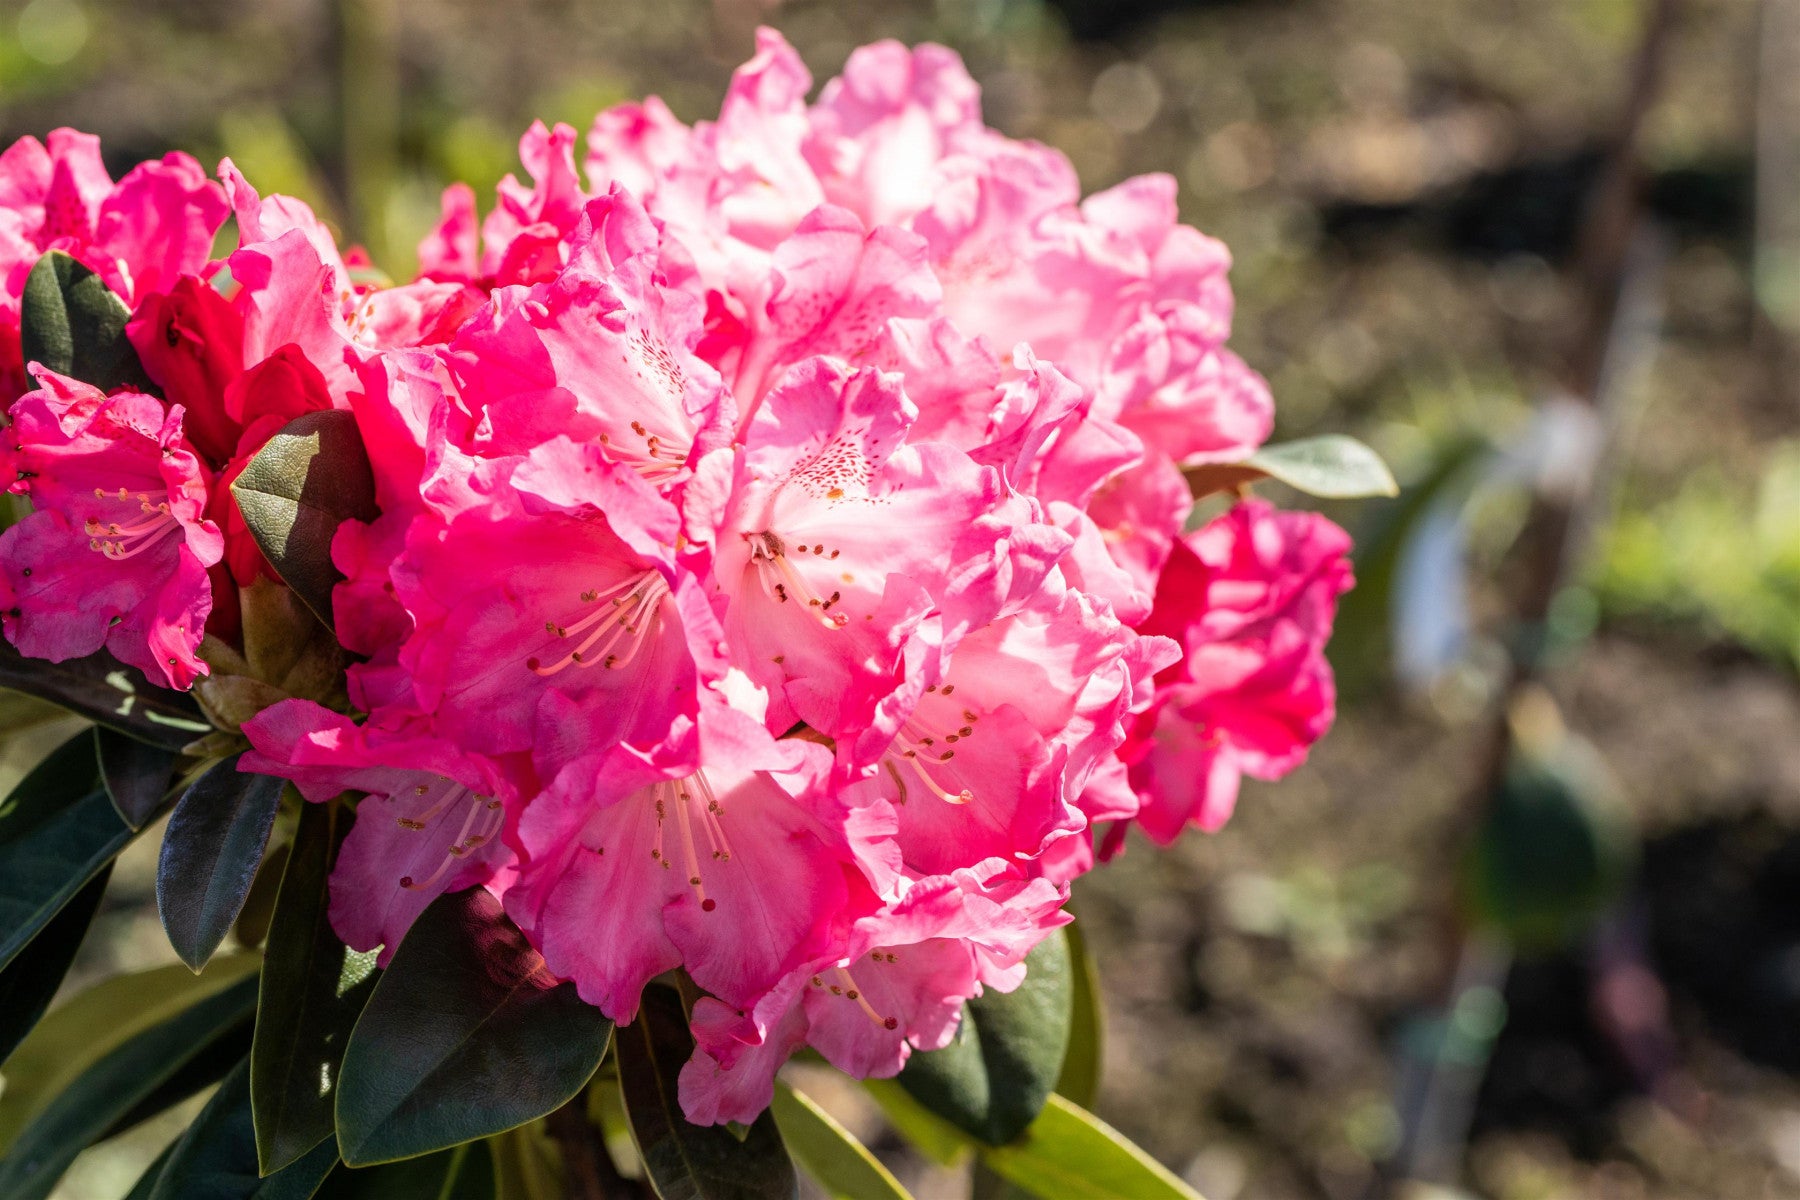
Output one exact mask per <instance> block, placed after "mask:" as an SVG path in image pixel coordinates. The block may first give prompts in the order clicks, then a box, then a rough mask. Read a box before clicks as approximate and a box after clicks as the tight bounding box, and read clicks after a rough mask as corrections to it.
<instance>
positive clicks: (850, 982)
mask: <svg viewBox="0 0 1800 1200" xmlns="http://www.w3.org/2000/svg"><path fill="white" fill-rule="evenodd" d="M832 970H833V971H835V972H836V973H837V977H838V979H839V980H840V981H841V985H840V984H836V983H834V984H832V985H831V994H832V995H834V996H842V997H843V998H844V999H846V1000H854V1001H855V1002H856V1006H857V1007H858V1008H860V1009H862V1010H863V1014H864V1015H865V1016H867V1017H868V1018H869V1020H871V1021H873V1022H875V1023H876V1024H877V1025H879V1026H881V1027H882V1028H883V1029H898V1028H899V1027H900V1022H898V1021H896V1020H895V1019H894V1018H892V1017H888V1016H883V1015H882V1014H881V1013H879V1012H877V1011H876V1010H875V1006H874V1005H872V1004H870V1003H869V998H868V997H867V996H865V995H863V993H862V989H861V988H859V987H857V986H856V978H855V976H853V975H851V974H850V972H849V971H848V970H847V969H846V968H844V967H833V968H832ZM813 981H814V983H815V984H816V983H818V982H820V980H819V978H818V976H816V975H815V976H814V977H813Z"/></svg>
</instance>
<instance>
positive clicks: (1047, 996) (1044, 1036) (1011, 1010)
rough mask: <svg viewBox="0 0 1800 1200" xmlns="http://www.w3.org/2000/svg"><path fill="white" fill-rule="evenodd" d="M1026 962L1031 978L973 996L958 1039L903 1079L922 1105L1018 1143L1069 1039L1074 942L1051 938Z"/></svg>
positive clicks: (996, 1139)
mask: <svg viewBox="0 0 1800 1200" xmlns="http://www.w3.org/2000/svg"><path fill="white" fill-rule="evenodd" d="M1026 963H1027V972H1026V975H1025V982H1024V983H1022V984H1020V985H1019V987H1018V988H1017V989H1016V990H1014V991H1012V992H1007V993H1001V992H994V991H990V992H988V993H987V994H986V995H983V996H978V997H976V998H974V999H972V1000H970V1001H969V1002H968V1004H967V1005H965V1006H964V1008H963V1018H962V1023H961V1024H960V1025H959V1026H958V1027H957V1030H956V1037H955V1038H954V1039H952V1040H951V1042H950V1044H949V1045H948V1046H945V1047H944V1048H943V1049H942V1050H933V1051H931V1052H929V1053H924V1054H914V1055H913V1056H912V1058H910V1059H909V1060H907V1064H906V1068H905V1069H904V1070H903V1071H901V1072H900V1075H899V1077H898V1078H899V1080H900V1085H901V1086H902V1087H904V1088H905V1089H906V1090H907V1091H908V1092H910V1093H911V1094H912V1096H913V1098H914V1099H916V1100H918V1101H919V1103H921V1104H923V1105H924V1106H925V1107H926V1108H928V1109H930V1110H931V1111H932V1112H934V1113H936V1114H937V1115H938V1116H940V1117H943V1118H944V1119H945V1120H947V1121H949V1122H950V1123H951V1124H953V1125H955V1126H957V1127H958V1128H959V1129H962V1130H964V1131H966V1132H968V1133H970V1134H973V1135H974V1136H975V1137H976V1138H978V1139H980V1140H981V1141H983V1142H986V1143H988V1144H989V1145H995V1146H997V1145H1000V1144H1001V1143H1003V1142H1009V1141H1011V1140H1012V1139H1013V1138H1015V1137H1017V1136H1018V1135H1019V1134H1020V1133H1022V1132H1023V1131H1024V1129H1025V1127H1026V1126H1027V1125H1029V1124H1031V1122H1032V1121H1033V1120H1034V1119H1035V1118H1036V1117H1037V1115H1038V1113H1039V1111H1040V1110H1042V1108H1043V1107H1044V1101H1045V1100H1046V1099H1047V1098H1048V1097H1049V1095H1050V1091H1051V1089H1052V1088H1053V1087H1054V1086H1055V1085H1056V1079H1057V1076H1058V1074H1059V1073H1060V1072H1061V1070H1062V1064H1063V1052H1064V1050H1065V1049H1066V1048H1067V1046H1068V1043H1069V1022H1070V1016H1071V1013H1072V1010H1073V991H1074V984H1073V980H1072V978H1071V976H1072V974H1073V971H1072V969H1071V965H1070V961H1069V944H1068V942H1067V941H1065V940H1064V939H1063V938H1061V937H1055V936H1052V937H1047V938H1045V939H1044V940H1043V941H1042V942H1039V943H1038V946H1037V948H1036V949H1035V950H1033V951H1032V952H1031V954H1030V956H1029V957H1028V958H1027V959H1026Z"/></svg>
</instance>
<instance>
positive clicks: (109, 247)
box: [0, 129, 230, 403]
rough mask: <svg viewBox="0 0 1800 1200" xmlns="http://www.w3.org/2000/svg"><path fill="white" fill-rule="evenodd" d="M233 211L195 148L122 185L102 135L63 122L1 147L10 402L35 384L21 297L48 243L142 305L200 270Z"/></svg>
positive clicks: (0, 257)
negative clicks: (103, 152)
mask: <svg viewBox="0 0 1800 1200" xmlns="http://www.w3.org/2000/svg"><path fill="white" fill-rule="evenodd" d="M229 212H230V208H229V207H228V206H227V204H226V203H225V195H224V193H223V192H222V191H221V190H220V188H219V185H218V184H216V183H213V182H212V181H211V180H209V179H207V178H206V173H205V172H204V171H202V170H201V169H200V164H199V163H197V162H195V161H194V160H193V159H192V158H190V157H189V156H188V155H186V154H180V153H171V154H168V155H165V156H164V157H163V158H162V159H161V160H160V161H157V162H146V163H140V164H139V165H138V166H136V167H134V168H133V169H132V170H131V171H130V172H129V173H128V174H126V176H125V178H124V179H121V180H120V181H119V182H118V183H117V184H115V183H113V181H112V176H110V175H109V174H107V171H106V167H105V165H104V164H103V163H102V162H101V161H100V139H99V138H96V137H94V136H93V135H92V134H86V133H78V132H76V131H75V130H73V129H57V130H53V131H52V132H51V134H50V136H49V138H48V139H47V144H46V143H45V142H39V141H38V140H37V139H36V138H32V137H25V138H20V139H19V140H18V141H16V142H14V143H13V144H12V145H11V146H10V147H8V148H7V150H6V152H5V153H4V154H0V403H11V402H12V401H13V400H14V399H16V398H17V397H18V396H19V395H20V394H21V393H23V392H25V391H26V390H28V389H29V388H30V386H31V381H30V379H29V377H28V376H27V375H26V373H25V366H26V364H25V363H23V362H22V361H20V358H19V304H20V297H21V295H22V294H23V292H24V290H25V277H26V276H27V275H29V274H30V273H31V268H32V267H33V266H35V265H36V264H37V260H38V258H39V257H40V256H42V255H43V254H44V252H45V251H48V250H65V251H67V252H68V253H70V254H72V255H73V256H75V257H76V258H78V259H80V260H81V261H82V262H83V263H85V264H87V265H88V266H89V267H91V268H92V269H93V270H94V271H96V272H97V273H98V274H99V275H100V277H101V278H102V279H104V280H105V281H106V284H107V286H108V287H110V288H112V290H113V291H115V292H117V293H118V294H119V295H120V296H121V297H122V298H123V299H124V300H125V301H126V303H127V304H131V305H134V306H135V305H136V304H138V303H140V302H142V301H143V300H144V299H145V298H147V297H149V296H151V295H153V294H155V293H158V292H165V291H168V290H169V289H170V288H172V287H174V286H175V283H176V280H177V279H179V278H180V277H181V276H182V275H184V274H192V273H196V272H198V271H199V270H200V268H201V267H202V266H203V265H204V264H205V262H206V257H207V254H208V252H209V251H210V250H211V249H212V242H213V234H214V233H216V232H217V231H218V228H219V226H220V225H222V224H224V222H225V218H226V216H227V215H228V214H229Z"/></svg>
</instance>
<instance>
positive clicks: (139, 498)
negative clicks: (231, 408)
mask: <svg viewBox="0 0 1800 1200" xmlns="http://www.w3.org/2000/svg"><path fill="white" fill-rule="evenodd" d="M35 373H36V376H37V380H38V390H37V391H34V392H29V393H27V394H26V395H25V396H23V397H21V398H20V399H19V400H18V401H17V402H16V403H15V404H14V405H13V406H12V424H11V425H10V427H8V429H7V430H6V431H5V438H6V441H7V442H8V443H10V444H9V445H7V446H6V448H5V451H6V457H7V458H8V460H9V465H10V466H11V467H12V469H13V471H14V473H15V475H16V478H15V481H14V482H13V483H12V484H11V485H10V490H11V491H13V492H14V493H15V494H17V495H22V496H27V497H29V498H30V500H31V502H32V507H33V509H34V511H33V512H32V513H31V515H30V516H28V517H26V518H25V519H24V520H23V521H21V522H19V523H18V524H17V525H15V526H13V527H12V528H11V529H8V530H7V531H6V532H5V533H4V534H0V581H3V586H4V589H5V594H4V596H3V597H0V602H3V603H4V606H5V628H6V636H7V640H9V641H11V642H12V644H13V645H15V646H17V647H18V648H19V652H20V653H22V654H27V655H30V656H32V657H34V658H47V659H49V660H51V661H52V662H61V661H62V660H64V659H67V658H79V657H81V656H83V655H87V654H92V653H94V652H95V651H97V650H99V649H101V648H102V647H105V648H106V649H108V650H110V651H112V653H113V656H114V657H116V658H118V659H119V660H120V661H122V662H127V663H130V664H131V665H132V666H135V667H138V668H139V669H141V670H142V671H143V672H144V674H145V675H146V676H148V677H149V678H150V680H151V681H152V682H154V683H166V684H168V686H170V687H175V688H186V687H187V686H188V685H190V684H191V683H193V681H194V680H195V678H197V677H198V676H201V675H205V674H206V673H207V667H206V664H205V663H204V662H202V661H201V660H200V658H199V656H198V653H197V652H198V650H199V646H200V639H201V637H202V635H203V633H204V631H205V626H206V617H207V614H208V613H209V612H210V611H211V610H212V589H211V587H210V586H209V584H208V582H207V578H206V568H208V567H210V566H211V565H212V564H214V563H216V562H218V561H219V558H220V555H221V554H222V553H223V552H224V540H223V538H222V537H221V536H220V533H219V528H218V526H217V525H215V524H213V523H212V522H211V521H209V520H207V519H206V517H205V511H206V502H207V483H208V480H207V476H206V472H205V468H203V467H202V466H201V464H200V462H199V460H198V459H197V458H195V457H194V453H193V451H192V450H190V449H189V448H188V446H187V444H186V443H185V442H184V441H183V440H182V437H181V417H182V411H181V406H180V405H174V406H172V407H170V408H168V409H166V410H165V409H164V407H163V404H162V402H161V401H159V400H156V399H155V398H153V397H150V396H143V395H139V394H138V393H136V392H119V393H117V394H116V395H113V396H106V395H104V394H102V393H101V392H100V391H99V389H97V388H93V387H90V386H88V385H87V384H85V383H80V382H78V381H76V380H73V379H67V378H65V377H63V376H61V375H58V374H56V373H55V372H54V371H48V370H45V369H43V368H42V367H39V368H37V369H36V372H35Z"/></svg>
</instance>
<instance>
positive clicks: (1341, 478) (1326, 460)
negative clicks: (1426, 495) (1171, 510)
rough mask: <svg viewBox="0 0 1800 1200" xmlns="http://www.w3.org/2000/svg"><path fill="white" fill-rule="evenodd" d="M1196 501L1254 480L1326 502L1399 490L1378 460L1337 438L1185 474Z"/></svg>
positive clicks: (1268, 449) (1284, 446)
mask: <svg viewBox="0 0 1800 1200" xmlns="http://www.w3.org/2000/svg"><path fill="white" fill-rule="evenodd" d="M1186 474H1187V478H1188V484H1189V486H1191V487H1192V488H1193V489H1194V494H1195V495H1205V494H1207V493H1208V492H1222V491H1228V490H1230V489H1232V488H1237V487H1243V486H1244V485H1246V484H1251V483H1255V482H1256V481H1257V480H1259V479H1278V480H1280V481H1281V482H1282V483H1285V484H1287V485H1288V486H1289V487H1291V488H1294V489H1295V490H1296V491H1302V492H1305V493H1306V494H1307V495H1309V496H1319V497H1322V498H1324V499H1328V500H1355V499H1360V498H1363V497H1367V496H1397V495H1399V494H1400V485H1399V484H1397V483H1395V482H1394V475H1393V472H1391V471H1389V470H1388V468H1387V464H1386V463H1384V462H1382V461H1381V456H1380V455H1379V454H1376V453H1375V452H1374V451H1373V450H1371V449H1369V448H1368V447H1367V446H1365V445H1363V444H1362V443H1361V442H1359V441H1357V440H1356V439H1355V438H1353V437H1346V436H1344V435H1343V434H1341V433H1330V434H1325V435H1324V436H1322V437H1312V438H1302V439H1301V440H1300V441H1297V442H1281V443H1279V444H1277V445H1272V446H1264V447H1263V448H1262V449H1260V450H1258V451H1257V452H1256V453H1254V454H1252V455H1251V456H1250V457H1249V458H1247V459H1245V460H1244V461H1243V462H1241V463H1207V464H1205V465H1202V466H1198V467H1189V468H1188V469H1187V472H1186Z"/></svg>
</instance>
